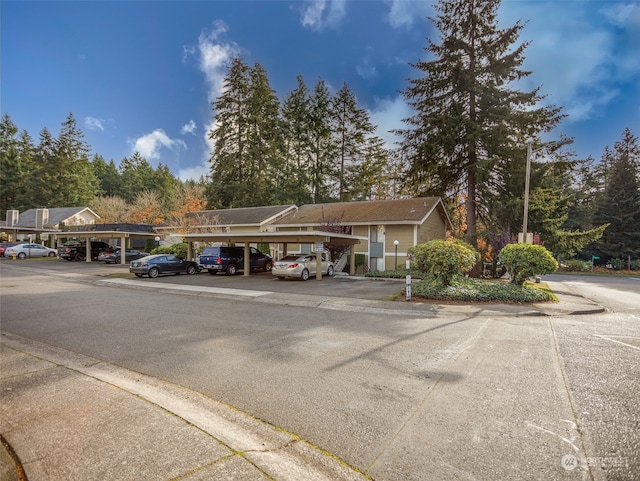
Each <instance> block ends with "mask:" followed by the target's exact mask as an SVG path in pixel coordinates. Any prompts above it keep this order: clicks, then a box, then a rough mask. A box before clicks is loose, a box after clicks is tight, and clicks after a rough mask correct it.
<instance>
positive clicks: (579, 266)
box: [562, 259, 591, 272]
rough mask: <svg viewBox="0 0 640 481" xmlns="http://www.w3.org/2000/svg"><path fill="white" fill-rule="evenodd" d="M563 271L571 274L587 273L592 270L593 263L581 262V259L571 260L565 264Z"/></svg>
mask: <svg viewBox="0 0 640 481" xmlns="http://www.w3.org/2000/svg"><path fill="white" fill-rule="evenodd" d="M562 270H563V271H569V272H587V271H590V270H591V262H589V261H581V260H580V259H570V260H568V261H565V262H564V264H563V266H562Z"/></svg>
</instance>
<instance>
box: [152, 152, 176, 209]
mask: <svg viewBox="0 0 640 481" xmlns="http://www.w3.org/2000/svg"><path fill="white" fill-rule="evenodd" d="M153 190H154V191H155V192H157V194H158V199H159V200H160V203H161V204H162V206H163V208H164V211H165V212H171V211H173V210H174V209H176V208H177V207H178V206H177V203H178V202H179V200H180V195H179V191H180V181H179V180H178V179H177V178H176V176H175V175H173V172H171V169H169V166H167V165H164V164H163V163H162V162H161V163H159V164H158V167H157V168H156V169H155V172H154V174H153Z"/></svg>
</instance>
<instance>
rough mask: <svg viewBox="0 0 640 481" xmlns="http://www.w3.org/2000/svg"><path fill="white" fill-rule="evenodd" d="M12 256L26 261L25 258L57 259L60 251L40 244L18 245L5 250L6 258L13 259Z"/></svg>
mask: <svg viewBox="0 0 640 481" xmlns="http://www.w3.org/2000/svg"><path fill="white" fill-rule="evenodd" d="M12 254H16V256H17V257H18V259H24V258H25V257H55V256H57V255H58V251H57V250H55V249H50V248H49V247H46V246H43V245H40V244H17V245H15V246H12V247H7V248H6V249H5V250H4V256H5V257H12Z"/></svg>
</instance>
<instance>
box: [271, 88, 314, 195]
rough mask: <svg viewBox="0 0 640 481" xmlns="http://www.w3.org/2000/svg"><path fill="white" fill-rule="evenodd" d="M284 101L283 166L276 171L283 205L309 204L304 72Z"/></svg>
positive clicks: (307, 96)
mask: <svg viewBox="0 0 640 481" xmlns="http://www.w3.org/2000/svg"><path fill="white" fill-rule="evenodd" d="M296 80H297V82H298V85H297V87H296V88H295V89H294V90H293V91H291V92H290V93H289V95H287V97H286V98H285V100H284V102H283V103H282V109H281V110H282V135H283V141H284V151H283V166H282V169H281V171H280V172H276V184H277V185H276V193H277V194H278V195H279V197H278V198H277V201H278V203H280V204H289V203H292V204H298V205H301V204H308V203H310V202H311V201H312V198H311V179H312V173H311V165H312V159H311V152H312V144H311V131H310V129H311V116H310V111H311V98H310V92H309V89H308V88H307V86H306V84H305V83H304V79H303V77H302V75H298V76H297V77H296Z"/></svg>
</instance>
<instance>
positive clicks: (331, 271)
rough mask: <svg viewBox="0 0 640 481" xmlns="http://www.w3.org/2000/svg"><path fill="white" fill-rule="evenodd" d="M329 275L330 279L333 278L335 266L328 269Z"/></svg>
mask: <svg viewBox="0 0 640 481" xmlns="http://www.w3.org/2000/svg"><path fill="white" fill-rule="evenodd" d="M327 275H328V276H329V277H331V276H333V266H329V268H328V269H327Z"/></svg>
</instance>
